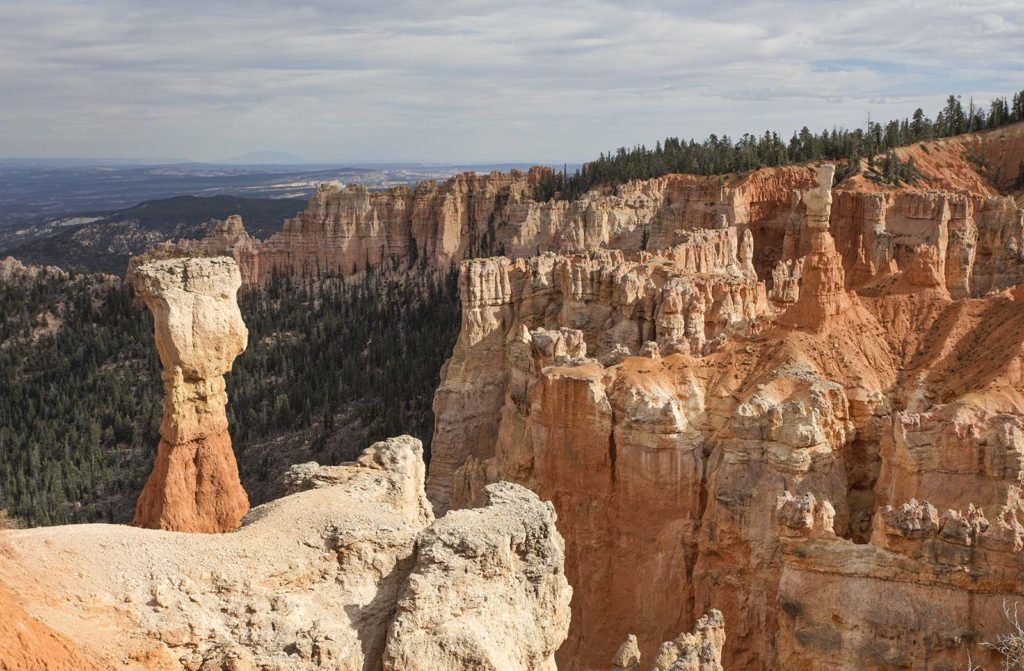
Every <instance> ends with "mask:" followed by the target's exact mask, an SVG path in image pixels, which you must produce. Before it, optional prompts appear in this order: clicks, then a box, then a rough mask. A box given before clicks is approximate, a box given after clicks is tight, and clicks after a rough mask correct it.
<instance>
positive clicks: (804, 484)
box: [428, 168, 1024, 669]
mask: <svg viewBox="0 0 1024 671" xmlns="http://www.w3.org/2000/svg"><path fill="white" fill-rule="evenodd" d="M818 176H819V181H818V183H817V185H816V186H815V185H814V184H806V185H804V186H801V187H800V188H799V189H795V190H794V189H791V190H789V191H788V198H789V200H788V202H789V205H787V206H786V209H785V210H784V212H785V214H784V216H783V217H782V218H783V219H788V221H785V222H783V224H782V226H781V227H780V229H779V232H780V234H781V235H780V236H779V247H778V248H779V250H780V252H779V253H780V254H781V255H782V257H783V259H784V261H785V263H784V265H782V266H778V265H776V264H774V263H772V264H770V265H767V267H769V268H771V267H775V268H778V270H777V272H776V273H774V275H775V286H774V287H773V290H772V294H771V295H772V301H771V302H768V300H767V297H766V292H764V288H763V286H762V285H761V284H760V283H759V282H758V281H757V278H756V275H755V274H754V272H752V271H753V270H754V269H759V268H762V269H763V268H765V267H766V264H760V265H759V264H758V262H757V259H758V258H759V255H758V248H757V246H758V239H759V238H758V236H757V235H752V236H751V237H750V238H746V237H745V236H746V235H747V234H746V233H745V229H744V227H743V226H739V227H733V226H726V227H725V228H718V227H717V226H718V224H713V225H712V226H711V227H709V228H707V229H706V230H703V231H698V230H693V231H689V232H688V234H687V239H688V241H689V243H690V244H691V245H692V246H691V247H690V248H688V249H685V250H684V251H683V252H682V253H673V252H670V251H668V250H665V251H663V252H660V253H656V254H652V255H646V254H641V255H639V256H638V257H637V258H629V257H627V255H625V254H622V253H616V252H611V253H609V252H603V253H599V254H590V255H585V256H569V257H560V256H554V255H545V256H541V257H537V258H535V259H531V260H529V261H525V260H517V261H509V260H506V259H487V260H474V261H468V262H465V263H464V264H463V267H462V275H461V285H460V286H461V292H462V301H463V328H462V333H461V334H460V338H459V341H458V343H457V345H456V348H455V352H454V354H453V357H452V359H451V361H450V362H449V363H448V365H447V366H446V369H445V371H444V373H443V376H442V383H441V387H440V388H439V390H438V393H437V396H436V398H435V411H436V416H437V424H436V432H435V439H434V460H433V462H432V464H431V472H430V477H429V480H428V491H429V493H430V495H431V497H432V500H433V502H434V503H435V505H436V506H437V507H438V508H439V509H446V508H448V507H450V506H455V507H460V506H464V505H468V504H471V503H473V502H475V501H477V500H478V499H479V497H480V493H481V492H482V491H483V486H484V485H485V484H486V483H487V482H491V481H495V480H500V479H511V480H513V481H516V482H520V483H523V484H525V485H527V486H529V487H530V488H532V489H534V490H535V491H537V492H538V493H540V495H541V496H542V497H544V498H550V499H551V500H552V502H553V503H554V504H555V506H556V508H557V510H558V512H559V520H560V527H561V529H562V531H563V534H564V535H565V538H566V558H567V563H566V572H567V575H568V577H569V579H570V582H571V583H572V584H573V585H574V587H575V595H574V600H573V621H572V626H571V629H570V634H569V640H568V641H567V642H566V645H565V646H563V648H562V649H561V650H560V652H559V663H560V667H561V668H569V669H598V668H606V663H607V660H608V659H610V658H611V657H612V656H613V655H614V654H615V649H614V648H613V647H612V646H613V642H614V641H621V640H623V638H624V637H625V635H626V634H627V633H629V631H630V630H632V631H633V632H635V633H636V634H637V641H636V646H635V648H636V652H637V653H638V654H639V653H642V655H643V656H644V658H651V656H652V655H654V654H655V651H656V649H657V646H658V645H659V643H660V642H661V641H664V640H666V639H668V638H670V637H671V636H674V632H678V631H681V630H687V629H689V628H691V627H692V626H693V625H694V624H695V622H696V618H697V617H698V615H699V614H701V613H703V612H705V611H706V609H708V608H710V607H712V606H714V607H716V608H719V609H721V611H722V612H723V613H724V614H725V622H726V628H727V633H728V643H727V645H726V647H725V650H724V652H723V658H724V659H725V667H726V668H730V667H732V668H744V669H771V668H787V669H788V668H797V669H800V668H804V669H826V668H864V667H865V666H867V667H870V668H880V667H889V668H913V669H933V668H935V669H937V668H943V667H941V666H940V665H941V664H949V663H952V662H954V661H955V660H956V659H957V655H960V654H962V653H963V645H967V646H974V647H973V648H972V650H973V652H972V654H973V655H974V658H975V661H979V659H984V658H985V655H986V654H988V653H986V652H985V651H984V650H980V649H978V648H977V646H976V645H975V644H976V642H977V641H976V640H973V642H972V639H970V638H969V637H967V636H966V634H965V632H968V631H981V630H982V628H984V630H986V631H994V629H993V628H994V627H995V624H996V621H997V620H998V618H999V617H1001V610H1000V609H999V608H996V607H995V605H996V602H997V601H998V600H999V599H1002V598H1004V597H1012V596H1013V595H1014V594H1015V593H1017V591H1019V587H1017V586H1016V584H1017V577H1016V576H1018V575H1019V566H1018V564H1017V562H1018V561H1019V557H1020V555H1019V553H1020V548H1019V547H1018V545H1020V543H1018V542H1017V536H1016V535H1015V534H1016V532H1015V530H1016V529H1017V528H1018V526H1019V525H1017V523H1016V520H1017V519H1020V517H1021V515H1022V514H1024V509H1021V507H1020V506H1021V504H1020V501H1021V497H1020V494H1021V486H1020V481H1019V478H1018V474H1019V470H1020V461H1021V457H1020V455H1021V454H1024V442H1022V440H1024V430H1022V428H1021V427H1024V372H1022V371H1024V321H1022V320H1024V310H1022V306H1024V303H1022V302H1021V300H1020V295H1024V294H1022V293H1021V290H1014V291H1006V292H1003V293H1002V294H992V295H989V296H987V297H985V298H967V297H966V296H968V295H970V294H974V293H976V292H981V291H987V290H988V287H989V286H991V287H992V288H996V289H1003V288H1005V287H1006V286H1007V284H1009V283H1013V282H1014V281H1015V278H1016V277H1017V275H1016V274H1015V273H1016V272H1018V269H1017V267H1016V266H1015V263H1016V261H1015V260H1014V259H1015V257H1014V256H1013V255H1014V254H1015V253H1016V252H1015V251H1014V250H1015V249H1016V247H1015V245H1016V244H1017V243H1016V242H1015V241H1016V240H1017V239H1018V238H1019V233H1018V231H1019V229H1018V228H1016V227H1017V222H1018V219H1019V212H1018V211H1017V210H1015V209H1014V210H1012V211H1013V212H1014V215H1013V216H1012V217H1010V216H1006V215H1004V214H999V215H998V216H995V218H994V219H993V218H989V219H987V220H986V221H988V222H990V223H991V222H995V221H997V220H998V221H999V222H1002V223H998V224H992V225H991V226H990V227H989V226H988V224H985V225H984V226H981V227H979V225H978V224H979V222H980V221H982V219H979V218H977V217H976V215H975V214H973V213H975V212H977V210H971V209H970V208H969V207H968V205H969V204H970V203H973V202H974V201H971V199H970V198H964V199H962V200H958V198H959V196H952V195H949V194H945V195H940V196H935V195H932V194H920V195H914V194H910V193H909V192H902V191H901V192H893V191H887V190H885V189H884V188H879V190H876V191H872V190H870V189H865V190H862V191H859V192H852V191H851V192H849V193H846V192H842V191H840V193H839V194H837V196H836V203H835V205H836V207H834V208H832V212H831V216H830V213H829V207H828V205H829V202H830V193H829V185H830V184H831V174H830V170H828V169H827V168H825V169H822V170H820V171H819V172H818ZM794 191H796V193H795V195H794V193H793V192H794ZM894 193H895V195H893V194H894ZM987 197H988V196H987V195H986V198H987ZM841 202H842V203H843V204H842V207H841V208H840V207H839V205H840V203H841ZM986 202H987V201H986ZM958 203H962V204H963V207H960V205H958ZM970 207H973V205H970ZM730 211H732V210H730ZM993 211H998V212H1009V211H1010V209H1009V206H1008V205H1007V208H1006V209H1003V208H1002V206H1000V207H997V208H996V209H995V210H993ZM968 214H970V216H968ZM858 217H859V218H860V219H859V220H860V221H868V220H870V221H871V222H873V223H872V224H871V226H870V227H869V228H864V226H862V225H860V224H858V225H857V226H856V227H855V228H857V235H856V236H855V235H853V234H852V233H851V231H850V230H847V229H848V228H849V227H850V226H851V225H852V224H851V223H850V222H855V221H858ZM968 222H972V223H970V225H968ZM971 226H973V227H974V228H973V229H972V228H971ZM986 227H987V228H986ZM971 230H975V231H977V232H978V235H982V233H981V231H983V230H990V231H993V232H994V231H1003V232H1001V233H993V234H992V238H991V239H993V240H994V239H997V238H998V239H1002V240H1005V241H1007V242H1008V244H1007V245H1006V246H1005V248H1004V250H1003V251H1002V252H1000V254H1001V255H1002V256H1001V257H1000V258H1001V260H999V261H994V260H993V259H994V257H995V255H993V254H988V255H987V260H985V261H984V262H980V263H979V258H980V257H979V256H978V254H977V246H975V247H973V249H974V250H975V251H974V253H973V256H972V254H971V253H968V251H966V250H969V249H971V246H970V245H969V244H968V243H970V241H971V239H972V237H971V236H972V234H971V233H970V231H971ZM951 231H952V232H951ZM957 231H960V232H961V233H962V234H961V233H957ZM964 231H967V233H964ZM865 233H870V235H865ZM761 235H762V237H764V236H765V235H766V234H765V233H764V232H762V234H761ZM984 235H988V234H987V233H986V234H984ZM741 237H743V238H745V240H752V241H753V250H751V249H750V245H749V244H747V243H746V242H744V243H741V242H739V240H740V239H741ZM951 240H958V241H959V242H957V244H960V245H961V246H960V248H959V250H957V251H951V249H952V248H953V247H954V245H953V243H952V242H951ZM894 241H895V244H894ZM716 250H719V251H716ZM1006 250H1009V251H1008V252H1007V251H1006ZM720 251H721V252H723V253H719V252H720ZM776 258H778V257H776ZM750 265H752V266H753V268H750V267H749V266H750ZM983 278H987V279H983ZM983 286H984V287H985V288H984V289H981V288H980V287H983ZM851 288H856V292H853V291H850V289H851ZM780 497H781V498H780ZM911 498H916V499H918V500H922V499H925V498H927V500H929V501H931V502H932V503H933V504H934V505H936V506H937V507H938V509H939V510H940V511H942V510H951V511H957V510H960V511H965V512H963V514H960V513H956V514H954V513H949V514H945V513H941V512H939V513H938V514H937V517H938V521H937V522H936V528H937V529H938V531H936V533H938V534H939V535H940V539H939V540H934V539H933V540H932V541H929V543H930V545H926V546H921V547H918V546H914V548H909V549H908V546H905V544H901V543H902V541H899V540H898V539H897V540H893V538H894V537H893V536H892V535H891V534H888V535H886V534H881V535H880V534H879V532H878V531H877V530H878V528H879V527H878V524H879V522H878V520H879V519H882V518H879V515H883V518H884V515H885V513H884V510H885V507H886V506H887V505H888V506H892V507H893V510H898V509H899V505H900V504H901V503H902V502H903V501H906V500H908V499H911ZM972 504H973V506H974V508H972V507H971V506H972ZM777 508H778V509H779V512H777ZM879 509H882V510H883V512H882V513H878V512H876V511H878V510H879ZM979 509H983V510H985V511H996V512H998V519H999V520H1000V522H999V525H1000V529H999V531H998V534H997V536H993V537H992V538H993V540H991V541H986V540H983V537H984V536H985V534H984V533H983V532H982V531H979V530H981V529H982V527H983V526H984V524H983V523H982V522H981V518H982V515H981V513H980V512H978V510H979ZM972 510H973V511H974V512H971V511H972ZM929 519H930V518H929ZM873 520H874V522H873ZM943 520H945V521H943ZM780 521H781V522H782V525H781V528H780ZM993 526H994V525H991V524H990V525H989V528H991V527H993ZM873 530H874V531H873ZM979 533H980V534H981V536H978V534H979ZM972 534H973V535H972ZM975 537H978V538H982V540H978V541H977V542H975V541H974V540H972V539H974V538H975ZM997 537H998V542H997V540H996V538H997ZM886 539H888V540H886ZM914 542H917V541H914ZM940 542H941V543H946V544H947V545H948V544H952V545H954V546H957V547H968V546H969V547H970V548H982V547H984V546H985V545H986V543H988V544H989V545H992V546H993V547H995V545H998V547H999V548H1000V549H999V550H998V551H996V550H993V553H995V554H992V553H990V554H988V555H982V554H978V552H979V551H978V550H974V549H972V550H971V551H970V552H968V553H966V554H965V553H963V552H960V551H959V550H957V551H955V552H953V553H952V554H950V552H949V551H945V550H944V549H943V548H945V546H942V545H938V544H937V543H940ZM965 543H966V544H967V545H965ZM958 544H959V545H958ZM993 544H995V545H993ZM915 548H916V549H915ZM958 552H959V554H957V553H958ZM972 553H973V554H972ZM950 562H953V563H952V564H951V563H950ZM949 566H955V567H957V568H955V570H954V571H953V572H952V573H950V571H949V570H948V567H949ZM975 574H977V575H982V576H983V579H982V580H981V581H980V583H979V586H977V587H971V586H970V585H969V583H968V579H967V577H966V576H969V575H975ZM914 576H927V577H926V578H924V579H923V581H924V582H921V581H920V580H918V581H917V582H915V580H916V579H915V577H914ZM859 589H863V593H864V594H866V595H869V596H868V597H865V598H864V599H863V600H862V599H861V598H860V597H859V596H858V597H857V598H856V599H851V598H850V597H849V596H848V592H847V590H859ZM887 589H891V590H892V591H893V593H894V594H899V595H901V597H900V598H902V599H903V601H901V603H908V602H909V603H923V604H926V608H927V613H928V616H927V617H925V618H921V617H918V616H916V615H914V616H912V614H910V613H909V612H908V611H906V610H905V609H902V608H901V607H895V606H894V607H893V608H891V609H884V608H882V609H880V608H879V605H878V604H879V603H881V602H882V601H883V599H884V597H885V592H886V590H887ZM820 594H826V595H828V597H827V598H826V599H825V600H823V599H821V597H820V596H816V595H820ZM979 595H985V596H984V598H983V599H982V597H981V596H979ZM972 599H980V600H978V601H976V602H977V603H979V604H983V605H984V608H985V612H984V613H982V612H979V611H978V610H977V609H975V608H973V607H971V606H970V605H969V604H970V603H972ZM851 600H852V601H855V603H854V604H853V605H852V606H851V608H850V610H849V613H844V612H843V609H844V605H845V603H846V602H847V601H851ZM915 600H916V601H915ZM811 601H814V603H810V602H811ZM823 601H827V603H824V602H823ZM801 613H804V614H805V615H802V614H801ZM900 618H903V619H900ZM627 627H628V629H627ZM780 630H781V631H782V632H783V635H782V638H779V639H778V640H777V638H776V632H777V631H780ZM887 632H891V633H887ZM925 650H927V651H928V652H927V653H926V652H925ZM851 651H853V652H851ZM906 651H910V652H906ZM627 656H628V655H627ZM989 661H991V660H989ZM858 663H860V664H861V665H860V667H857V666H856V665H857V664H858Z"/></svg>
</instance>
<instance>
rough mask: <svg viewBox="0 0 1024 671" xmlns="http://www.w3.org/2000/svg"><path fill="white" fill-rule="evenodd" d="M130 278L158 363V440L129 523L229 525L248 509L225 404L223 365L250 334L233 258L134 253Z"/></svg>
mask: <svg viewBox="0 0 1024 671" xmlns="http://www.w3.org/2000/svg"><path fill="white" fill-rule="evenodd" d="M129 281H130V282H131V285H132V287H133V288H134V289H135V293H136V295H138V296H139V297H140V298H141V299H142V300H143V301H144V302H145V303H146V306H147V307H148V308H149V311H150V312H151V313H152V314H153V323H154V332H155V335H156V346H157V350H158V351H159V353H160V362H161V364H162V365H163V369H164V370H163V374H162V378H163V383H164V408H163V420H162V421H161V423H160V444H159V446H158V447H157V457H156V463H155V464H154V466H153V472H152V473H151V474H150V476H149V480H147V482H146V485H145V487H144V488H143V490H142V493H141V494H140V495H139V500H138V503H137V505H136V507H135V519H134V522H133V524H135V525H136V526H142V527H148V528H151V529H167V530H171V531H202V532H224V531H233V530H235V529H237V528H238V525H239V523H240V522H241V520H242V516H243V515H245V513H246V512H247V511H248V510H249V499H248V497H247V496H246V494H245V490H244V489H242V484H241V482H240V481H239V479H238V465H237V464H236V462H235V455H234V452H233V451H232V449H231V437H230V436H229V435H228V420H227V415H226V414H225V411H224V407H225V405H226V403H227V394H226V392H225V388H224V374H225V373H227V372H228V371H230V370H231V363H232V361H234V359H235V357H236V356H238V355H239V354H241V353H242V352H243V351H244V350H245V345H246V339H247V338H248V331H247V330H246V328H245V324H244V323H243V322H242V315H241V313H240V312H239V309H238V303H237V301H236V294H237V292H238V288H239V286H241V281H242V279H241V275H240V273H239V270H238V265H237V264H236V263H235V261H234V260H232V259H231V258H228V257H213V258H177V259H164V260H159V261H150V262H139V263H136V264H134V265H133V267H132V268H131V270H130V272H129Z"/></svg>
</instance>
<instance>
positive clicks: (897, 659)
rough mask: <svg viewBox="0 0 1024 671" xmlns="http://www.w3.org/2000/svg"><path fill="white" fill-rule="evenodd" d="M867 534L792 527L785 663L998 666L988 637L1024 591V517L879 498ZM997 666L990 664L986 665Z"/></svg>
mask: <svg viewBox="0 0 1024 671" xmlns="http://www.w3.org/2000/svg"><path fill="white" fill-rule="evenodd" d="M874 527H875V532H874V535H873V537H872V539H871V542H870V544H866V545H858V544H855V543H852V542H850V541H848V540H843V539H839V538H835V537H833V538H830V539H829V538H825V537H821V536H817V538H818V540H812V539H813V538H815V536H814V535H810V534H809V535H805V536H804V537H803V539H800V538H798V537H792V536H790V537H789V538H788V540H786V541H785V542H784V555H785V560H784V563H785V568H784V570H783V573H782V578H781V582H780V587H779V604H780V609H781V611H782V613H783V614H782V616H781V617H780V634H779V641H778V645H779V664H780V666H781V668H787V669H822V670H824V669H839V670H841V671H844V670H847V669H849V670H851V671H852V670H853V669H863V668H865V667H868V668H899V667H903V668H913V669H943V668H961V667H962V665H963V664H964V662H965V661H966V659H967V652H968V651H970V653H971V656H972V658H973V662H974V663H976V664H979V663H980V664H983V665H986V666H987V668H994V667H995V666H996V665H998V664H999V658H998V656H997V655H996V654H994V652H993V651H992V650H991V648H988V647H985V646H982V645H980V644H981V643H982V642H983V641H991V640H994V637H995V635H996V634H998V633H1000V632H1002V631H1003V630H1004V627H1005V620H1004V611H1003V608H1004V605H1005V604H1006V603H1012V602H1013V600H1014V599H1015V598H1019V593H1020V585H1019V580H1018V579H1017V578H1016V576H1018V575H1019V573H1020V570H1021V562H1022V560H1024V554H1022V552H1021V550H1022V548H1024V540H1022V539H1024V527H1022V526H1021V525H1020V523H1019V522H1018V521H1017V517H1016V512H1014V510H1012V509H1010V508H1004V509H1003V511H1002V512H1001V513H1000V514H999V516H998V517H997V518H996V523H994V524H993V523H990V522H989V520H988V519H986V517H985V515H984V513H983V512H982V511H981V510H980V509H977V508H975V507H974V506H970V505H969V506H968V508H967V509H966V510H965V511H964V512H960V511H956V510H947V511H946V512H943V513H941V514H940V513H939V511H938V510H937V509H936V508H935V507H934V506H932V505H931V504H930V503H928V502H926V501H922V502H919V501H917V500H913V499H912V500H910V501H909V502H905V503H903V504H900V505H898V506H895V507H894V506H892V505H887V506H885V507H883V508H880V509H879V510H878V512H877V513H876V514H875V517H874ZM988 665H991V666H988Z"/></svg>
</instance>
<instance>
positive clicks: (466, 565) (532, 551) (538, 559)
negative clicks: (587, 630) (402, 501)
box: [384, 482, 572, 671]
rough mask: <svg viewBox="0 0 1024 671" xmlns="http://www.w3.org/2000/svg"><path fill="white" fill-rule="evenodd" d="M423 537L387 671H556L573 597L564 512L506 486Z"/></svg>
mask: <svg viewBox="0 0 1024 671" xmlns="http://www.w3.org/2000/svg"><path fill="white" fill-rule="evenodd" d="M485 494H486V497H487V503H486V505H485V506H484V507H482V508H478V509H472V510H458V511H452V512H450V513H448V514H447V515H445V516H444V517H442V518H441V519H439V520H438V521H437V522H436V523H434V524H433V525H432V526H430V527H429V528H428V529H426V530H425V531H423V533H421V534H420V536H419V539H418V540H417V549H416V563H415V565H414V566H413V569H412V572H411V573H410V574H409V577H408V579H407V583H406V586H405V590H404V592H403V594H402V595H401V597H400V598H399V600H398V603H397V612H396V615H395V619H394V620H393V622H392V623H391V627H390V629H389V631H388V642H387V646H386V648H385V651H384V669H386V670H394V671H406V670H415V669H420V670H422V671H428V670H431V671H446V670H447V669H476V668H487V669H524V670H526V669H529V670H530V671H534V670H536V671H554V670H555V668H556V667H555V656H554V654H555V650H557V649H558V647H559V646H560V645H561V644H562V641H564V640H565V637H566V635H567V634H568V632H569V599H570V598H571V596H572V589H571V588H570V587H569V584H568V582H566V579H565V573H564V572H563V568H562V567H563V563H564V561H565V555H564V549H563V547H564V546H563V542H562V538H561V536H559V534H558V531H557V530H556V528H555V511H554V508H553V507H552V505H551V504H550V503H541V502H540V500H539V499H538V498H537V495H536V494H534V493H532V492H530V491H529V490H526V489H524V488H522V487H519V486H517V485H512V484H509V483H506V482H503V483H497V484H492V485H488V486H487V488H486V491H485Z"/></svg>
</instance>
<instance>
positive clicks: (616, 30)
mask: <svg viewBox="0 0 1024 671" xmlns="http://www.w3.org/2000/svg"><path fill="white" fill-rule="evenodd" d="M1021 89H1024V1H1022V0H1009V1H1005V0H1004V1H992V2H987V1H977V2H967V1H965V2H936V1H923V0H843V1H842V2H833V1H832V0H816V1H813V2H794V1H790V2H772V1H768V0H750V1H742V2H729V1H728V0H720V1H717V2H689V1H687V0H676V1H670V0H630V1H629V2H605V1H601V0H578V1H577V0H574V1H570V2H561V1H558V0H546V1H535V0H519V1H517V2H509V1H508V0H502V1H500V2H492V1H491V0H456V1H444V0H434V1H429V2H422V1H413V0H397V1H393V2H389V1H387V0H354V1H348V0H341V1H335V2H329V1H326V0H312V1H310V2H284V1H283V0H251V1H244V0H230V1H227V0H202V1H196V0H174V1H173V2H172V1H163V2H159V1H156V0H134V1H124V0H74V1H71V0H68V1H60V0H32V1H26V0H0V157H89V156H103V157H122V158H137V157H175V158H183V159H191V160H203V161H217V160H223V159H226V158H229V157H233V156H237V155H240V154H244V153H247V152H252V151H279V152H287V153H290V154H293V155H296V156H299V157H302V158H303V159H306V160H310V161H330V162H366V161H381V162H383V161H416V162H440V163H444V162H448V163H458V162H461V163H472V162H479V163H485V162H537V163H561V162H570V163H573V162H578V161H583V160H586V159H589V158H593V157H596V156H597V154H598V153H600V152H601V151H607V150H609V149H613V148H616V147H619V146H622V145H634V144H641V143H642V144H648V145H653V144H654V142H655V141H656V140H657V139H659V138H664V137H666V136H681V137H684V138H690V137H695V138H698V139H702V138H704V137H706V136H707V135H708V134H709V133H717V134H719V135H721V134H728V135H731V136H733V137H736V136H738V135H740V134H742V133H743V132H748V131H749V132H758V133H760V132H763V131H764V130H768V129H770V130H776V131H778V132H780V133H782V134H784V135H785V136H787V137H788V136H789V135H790V134H791V133H792V132H793V131H794V130H797V129H799V128H800V127H801V126H804V125H808V126H810V127H811V128H812V129H815V130H821V129H824V128H831V127H833V126H846V127H858V126H863V125H864V123H865V121H866V120H867V119H868V116H869V115H870V117H871V118H872V119H874V120H876V121H880V120H887V119H889V118H893V117H903V116H909V115H910V114H911V113H912V112H913V110H914V109H915V108H917V107H919V106H920V107H923V108H924V110H925V112H926V113H927V114H928V116H930V117H933V116H934V115H935V112H936V111H937V110H938V109H939V108H941V106H942V102H943V100H944V99H945V97H946V96H947V95H948V94H950V93H958V94H962V95H963V96H964V101H965V104H966V102H967V101H968V99H969V98H970V97H971V96H973V97H974V99H975V100H976V101H979V102H986V103H987V101H988V100H990V99H991V98H992V97H994V96H996V95H1009V94H1010V93H1012V92H1013V91H1018V90H1021Z"/></svg>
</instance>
